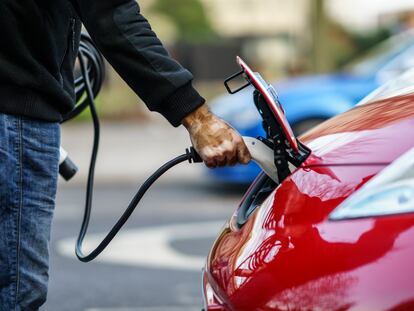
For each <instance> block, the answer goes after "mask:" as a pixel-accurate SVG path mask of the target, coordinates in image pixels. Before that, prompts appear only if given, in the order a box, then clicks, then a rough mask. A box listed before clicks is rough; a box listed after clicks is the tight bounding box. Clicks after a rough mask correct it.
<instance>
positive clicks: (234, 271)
mask: <svg viewBox="0 0 414 311" xmlns="http://www.w3.org/2000/svg"><path fill="white" fill-rule="evenodd" d="M242 69H243V70H242V73H243V74H244V76H245V77H246V78H247V79H248V81H249V82H250V83H252V84H254V81H253V80H254V77H253V76H251V75H252V73H251V72H246V70H247V69H246V68H243V66H242ZM254 86H255V87H256V91H255V92H256V93H260V89H259V88H258V86H257V85H254ZM256 95H257V94H256ZM262 117H263V115H262ZM265 121H266V120H265ZM277 121H278V122H279V125H280V128H281V129H282V131H283V132H284V133H285V137H284V138H288V136H289V135H290V134H289V132H288V130H287V129H284V125H285V124H284V123H283V122H284V120H279V119H278V120H277ZM280 122H281V123H280ZM266 125H268V124H266V122H265V126H266ZM268 138H269V137H268ZM295 143H297V144H299V148H300V147H302V150H305V151H306V150H308V151H309V152H310V153H309V152H308V153H307V154H306V155H305V156H304V157H302V161H298V162H299V163H297V164H298V165H294V168H292V165H290V170H289V172H288V174H286V176H279V179H278V180H280V182H279V181H276V182H275V181H273V180H272V179H271V178H269V177H268V176H266V175H265V174H264V173H262V174H261V175H260V176H259V177H258V178H257V179H256V181H255V182H254V183H253V185H252V186H251V187H250V189H249V190H248V191H247V194H246V195H245V197H244V199H243V200H242V202H241V204H240V206H239V208H238V209H237V210H236V211H235V213H234V214H233V216H232V217H231V219H230V220H229V221H228V222H227V224H226V225H225V227H224V229H223V230H222V232H221V233H220V235H219V237H218V238H217V240H216V242H215V243H214V246H213V247H212V249H211V251H210V254H209V256H208V259H207V264H206V267H205V271H204V273H203V294H204V310H205V311H213V310H226V311H227V310H228V311H254V310H260V311H275V310H283V311H285V310H414V181H413V179H410V178H413V177H414V168H413V167H414V165H411V166H410V165H409V164H410V162H409V160H410V159H411V164H413V163H414V152H411V153H409V156H407V155H406V156H405V157H403V158H402V159H401V160H399V161H397V162H395V164H393V165H391V166H389V165H390V164H391V163H392V162H394V161H395V160H396V159H398V158H400V157H401V156H402V155H404V154H405V153H406V152H409V150H410V149H411V148H413V147H414V73H413V72H411V73H407V74H406V75H404V76H403V77H402V78H401V79H398V80H396V81H394V82H393V83H392V84H389V85H387V86H385V87H384V88H382V89H380V90H378V91H377V92H376V93H375V94H373V95H371V96H369V97H368V98H367V99H366V100H365V101H364V102H363V103H361V104H360V105H358V106H356V107H355V108H353V109H352V110H349V111H348V112H345V113H343V114H342V115H339V116H337V117H335V118H333V119H330V120H328V121H326V122H324V123H323V124H321V125H319V126H318V127H316V128H314V129H313V130H311V131H310V132H308V133H306V134H305V135H303V136H302V137H301V138H300V139H299V140H297V141H296V142H295ZM286 146H287V147H286V148H287V149H289V148H290V149H289V150H287V149H286V150H287V154H288V155H289V154H290V153H292V149H293V146H292V143H291V142H289V141H286ZM275 150H276V149H275ZM289 162H292V161H289ZM386 167H388V168H387V169H386V170H385V171H383V170H384V168H386ZM390 176H391V177H390ZM407 180H408V182H407ZM348 197H349V198H348Z"/></svg>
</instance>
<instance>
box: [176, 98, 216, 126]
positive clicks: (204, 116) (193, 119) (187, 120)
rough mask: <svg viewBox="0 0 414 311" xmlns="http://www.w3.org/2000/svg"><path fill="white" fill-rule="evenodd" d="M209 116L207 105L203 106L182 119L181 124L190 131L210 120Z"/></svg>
mask: <svg viewBox="0 0 414 311" xmlns="http://www.w3.org/2000/svg"><path fill="white" fill-rule="evenodd" d="M211 116H212V114H211V112H210V110H209V109H208V106H207V104H203V105H201V106H200V107H198V108H197V109H196V110H194V111H193V112H191V113H189V114H188V115H187V116H186V117H184V119H183V120H182V122H181V123H182V124H183V125H184V127H185V128H186V129H187V130H190V129H191V128H194V127H195V126H197V125H200V124H203V123H205V122H206V121H207V120H208V119H209V118H211Z"/></svg>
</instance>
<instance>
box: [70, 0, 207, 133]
mask: <svg viewBox="0 0 414 311" xmlns="http://www.w3.org/2000/svg"><path fill="white" fill-rule="evenodd" d="M73 1H74V6H75V8H76V10H77V11H78V14H79V16H80V18H81V20H82V22H83V24H84V25H85V27H86V29H87V30H88V32H89V34H90V35H91V37H92V39H93V40H94V42H95V43H96V45H97V46H98V48H99V49H100V50H101V52H102V53H103V54H104V56H105V58H106V59H107V60H108V61H109V62H110V63H111V65H112V66H113V67H114V68H115V70H116V71H117V72H118V73H119V74H120V75H121V77H122V78H123V79H124V80H125V81H126V82H127V83H128V85H129V86H130V87H131V88H132V89H133V90H134V91H135V92H136V93H137V95H138V96H139V97H140V98H141V99H142V100H143V101H144V102H145V104H146V105H147V106H148V108H149V109H150V110H151V111H157V112H159V113H161V114H162V115H163V116H164V117H165V118H166V119H167V120H168V121H169V122H170V123H171V124H172V125H173V126H178V125H180V123H181V120H182V119H183V118H184V117H185V116H186V115H187V114H189V113H190V112H192V111H193V110H195V109H196V108H197V107H199V106H200V105H202V104H203V103H204V102H205V100H204V99H203V98H202V97H201V96H200V95H199V94H198V92H197V91H196V90H195V89H194V88H193V86H192V79H193V76H192V75H191V73H190V72H189V71H187V70H186V69H184V68H183V67H182V66H181V65H180V64H178V63H177V62H176V61H175V60H173V59H172V58H171V57H170V56H169V55H168V53H167V51H166V50H165V48H164V47H163V45H162V43H161V42H160V40H159V39H158V38H157V36H156V34H155V33H154V32H153V31H152V29H151V26H150V24H149V23H148V21H147V20H146V19H145V18H144V17H143V16H142V15H141V13H140V8H139V6H138V4H137V2H136V1H135V0H73Z"/></svg>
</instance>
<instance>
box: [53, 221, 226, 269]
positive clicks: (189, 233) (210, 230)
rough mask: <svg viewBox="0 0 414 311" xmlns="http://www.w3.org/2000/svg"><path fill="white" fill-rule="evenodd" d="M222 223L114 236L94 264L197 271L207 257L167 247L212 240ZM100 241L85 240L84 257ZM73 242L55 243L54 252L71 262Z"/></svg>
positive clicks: (91, 237) (98, 236)
mask: <svg viewBox="0 0 414 311" xmlns="http://www.w3.org/2000/svg"><path fill="white" fill-rule="evenodd" d="M222 226H223V222H217V221H214V222H200V223H190V224H174V225H166V226H159V227H151V228H145V229H130V230H126V231H124V232H121V233H119V234H118V236H117V237H116V238H115V239H114V240H113V241H112V243H111V245H110V246H109V247H108V248H107V250H106V251H105V252H104V253H103V254H102V255H101V256H100V257H98V259H97V260H96V261H97V262H100V263H110V264H120V265H128V266H144V267H150V268H158V269H174V270H189V271H200V270H201V268H202V267H203V265H204V263H205V258H206V256H207V254H206V256H191V255H188V254H183V253H181V252H179V251H178V250H176V249H174V248H173V247H171V242H172V241H176V240H180V239H199V238H209V237H214V236H216V235H217V233H218V232H219V231H220V229H221V228H222ZM103 238H104V235H103V234H91V235H89V236H88V237H87V239H86V240H85V247H84V249H85V253H87V252H88V250H91V249H92V247H93V246H95V245H98V243H99V242H100V241H101V240H102V239H103ZM74 247H75V239H64V240H61V241H59V242H58V243H57V250H58V252H59V253H60V254H61V255H63V256H66V257H70V258H73V259H75V258H76V257H75V254H74Z"/></svg>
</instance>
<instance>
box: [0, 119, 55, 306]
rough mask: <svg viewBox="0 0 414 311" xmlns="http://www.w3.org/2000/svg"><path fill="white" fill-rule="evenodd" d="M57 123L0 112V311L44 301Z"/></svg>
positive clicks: (53, 193) (51, 215)
mask: <svg viewBox="0 0 414 311" xmlns="http://www.w3.org/2000/svg"><path fill="white" fill-rule="evenodd" d="M59 145H60V129H59V124H58V123H50V122H41V121H35V120H31V119H28V118H25V117H20V116H11V115H5V114H1V113H0V311H26V310H30V311H32V310H38V309H39V307H40V306H41V305H42V304H43V303H44V302H45V301H46V294H47V283H48V266H49V263H48V262H49V241H50V227H51V221H52V217H53V211H54V206H55V195H56V184H57V176H58V165H59Z"/></svg>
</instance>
